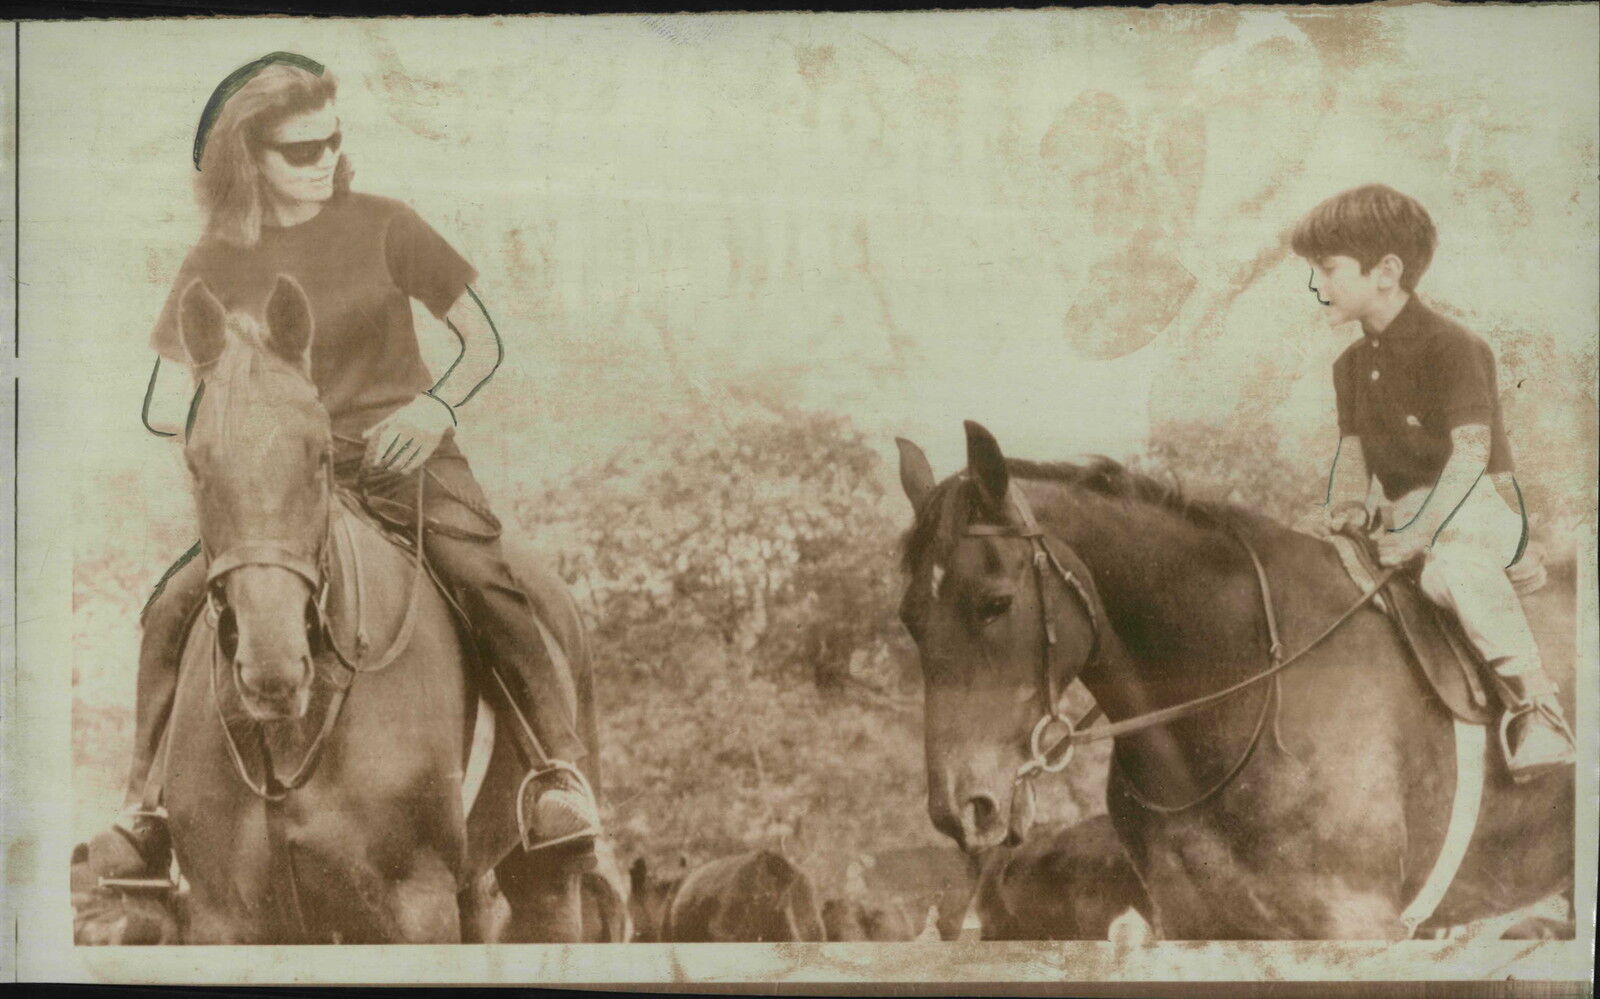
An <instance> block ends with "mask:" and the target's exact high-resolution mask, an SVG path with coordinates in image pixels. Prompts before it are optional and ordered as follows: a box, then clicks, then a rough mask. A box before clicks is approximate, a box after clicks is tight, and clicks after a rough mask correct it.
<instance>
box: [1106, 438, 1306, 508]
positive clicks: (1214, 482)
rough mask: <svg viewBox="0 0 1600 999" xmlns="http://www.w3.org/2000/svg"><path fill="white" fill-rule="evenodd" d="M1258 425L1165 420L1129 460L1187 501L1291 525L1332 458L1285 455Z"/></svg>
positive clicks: (1304, 506)
mask: <svg viewBox="0 0 1600 999" xmlns="http://www.w3.org/2000/svg"><path fill="white" fill-rule="evenodd" d="M1277 442H1278V434H1277V433H1276V432H1275V431H1273V430H1271V429H1269V428H1268V427H1266V426H1264V425H1252V424H1248V423H1234V424H1229V425H1225V426H1213V425H1210V424H1204V423H1176V422H1174V423H1165V424H1162V425H1159V426H1157V427H1155V428H1153V429H1152V431H1151V433H1150V447H1149V450H1148V452H1147V453H1146V454H1145V455H1143V456H1141V457H1140V458H1138V459H1136V460H1135V461H1134V462H1132V465H1133V466H1134V467H1136V468H1139V469H1140V470H1142V471H1146V472H1150V473H1153V474H1155V475H1157V476H1171V477H1173V478H1175V479H1176V480H1177V481H1178V484H1179V485H1180V486H1181V487H1182V488H1183V491H1184V493H1185V494H1186V495H1188V496H1189V497H1191V498H1193V499H1207V500H1224V501H1226V502H1229V503H1237V504H1238V505H1240V506H1243V507H1245V508H1247V509H1251V510H1255V511H1257V512H1258V513H1263V514H1265V515H1267V516H1268V517H1271V518H1273V519H1274V520H1276V521H1278V522H1279V523H1282V524H1285V525H1287V524H1292V523H1294V521H1295V519H1296V518H1298V517H1299V516H1300V515H1301V514H1303V513H1305V512H1306V511H1307V510H1308V509H1310V508H1311V506H1312V505H1313V504H1315V503H1318V502H1320V501H1321V499H1322V496H1323V494H1324V492H1325V490H1326V488H1327V481H1328V466H1327V465H1326V464H1321V465H1319V464H1317V463H1316V461H1325V460H1328V459H1331V458H1332V457H1333V456H1332V455H1331V454H1329V455H1317V456H1315V460H1313V459H1312V457H1311V456H1305V455H1285V454H1283V453H1282V451H1281V450H1280V449H1279V447H1278V443H1277Z"/></svg>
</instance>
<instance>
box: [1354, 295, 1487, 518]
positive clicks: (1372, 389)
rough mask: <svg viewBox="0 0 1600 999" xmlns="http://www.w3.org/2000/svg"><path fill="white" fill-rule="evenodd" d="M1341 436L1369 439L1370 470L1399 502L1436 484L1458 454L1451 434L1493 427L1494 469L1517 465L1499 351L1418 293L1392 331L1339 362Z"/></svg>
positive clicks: (1358, 345) (1367, 339) (1370, 338)
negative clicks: (1503, 405) (1505, 419)
mask: <svg viewBox="0 0 1600 999" xmlns="http://www.w3.org/2000/svg"><path fill="white" fill-rule="evenodd" d="M1333 387H1334V394H1335V397H1336V398H1337V400H1338V406H1339V435H1340V436H1341V437H1348V436H1352V435H1353V436H1356V437H1359V438H1361V452H1362V454H1363V456H1364V457H1365V458H1366V462H1367V470H1368V471H1369V472H1370V473H1371V474H1373V475H1375V476H1377V478H1378V481H1379V482H1380V483H1382V484H1383V492H1384V495H1386V496H1388V497H1389V498H1390V499H1398V498H1400V497H1401V496H1403V495H1405V494H1406V493H1408V492H1410V491H1411V490H1413V489H1418V488H1431V487H1432V486H1433V484H1434V483H1436V482H1438V481H1439V473H1440V472H1442V471H1444V466H1445V462H1446V461H1448V460H1449V458H1450V452H1451V450H1452V445H1451V442H1450V431H1452V430H1454V429H1455V428H1456V427H1460V426H1464V425H1467V424H1472V423H1481V424H1483V425H1484V426H1487V427H1488V428H1489V440H1490V444H1489V467H1488V471H1489V472H1490V473H1491V474H1493V473H1497V472H1509V471H1511V470H1512V458H1511V444H1510V442H1509V441H1508V440H1507V439H1506V432H1505V427H1504V426H1503V424H1502V422H1501V418H1500V394H1499V391H1498V390H1497V389H1496V386H1495V367H1494V354H1493V353H1492V352H1491V351H1490V350H1489V345H1488V344H1486V343H1484V342H1483V340H1481V339H1480V338H1478V337H1477V336H1476V335H1475V334H1473V333H1472V332H1470V331H1469V330H1467V329H1466V328H1465V327H1463V326H1461V325H1460V324H1459V323H1454V322H1451V321H1450V320H1449V319H1446V318H1445V317H1443V316H1441V315H1439V314H1438V313H1437V312H1434V311H1433V310H1432V309H1430V308H1428V307H1427V306H1425V305H1423V304H1422V302H1420V301H1419V300H1418V299H1417V297H1416V296H1415V295H1413V296H1411V299H1410V301H1408V302H1407V303H1406V304H1405V307H1404V308H1402V309H1401V310H1400V313H1399V315H1397V316H1395V318H1394V321H1393V322H1391V323H1390V324H1389V326H1388V328H1387V329H1385V330H1384V331H1383V332H1381V333H1378V334H1365V335H1363V336H1362V338H1361V339H1360V340H1358V341H1357V342H1355V343H1353V344H1351V345H1350V346H1349V347H1348V348H1347V349H1346V350H1345V352H1344V353H1342V354H1340V355H1339V359H1338V360H1337V361H1335V362H1334V364H1333Z"/></svg>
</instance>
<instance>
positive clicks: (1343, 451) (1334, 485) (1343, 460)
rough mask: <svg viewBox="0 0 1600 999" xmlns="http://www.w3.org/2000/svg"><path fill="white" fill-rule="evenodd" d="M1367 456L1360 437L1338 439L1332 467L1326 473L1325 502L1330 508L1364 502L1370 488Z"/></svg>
mask: <svg viewBox="0 0 1600 999" xmlns="http://www.w3.org/2000/svg"><path fill="white" fill-rule="evenodd" d="M1369 483H1370V476H1369V475H1368V474H1367V458H1366V455H1365V454H1364V453H1363V452H1362V450H1361V438H1360V437H1356V436H1354V435H1351V436H1348V437H1341V438H1340V439H1339V450H1338V451H1336V452H1335V453H1334V456H1333V469H1332V471H1331V472H1329V474H1328V495H1327V498H1326V500H1325V504H1326V506H1327V507H1328V509H1330V510H1332V509H1335V508H1337V507H1339V506H1342V505H1344V504H1346V503H1351V502H1355V503H1363V504H1364V503H1365V502H1366V501H1367V491H1368V489H1369V488H1370V485H1369Z"/></svg>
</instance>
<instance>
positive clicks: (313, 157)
mask: <svg viewBox="0 0 1600 999" xmlns="http://www.w3.org/2000/svg"><path fill="white" fill-rule="evenodd" d="M343 141H344V132H343V131H342V130H335V131H334V133H333V134H332V135H330V136H328V137H327V138H326V139H307V140H306V141H304V142H264V143H262V145H263V146H265V147H266V148H268V149H275V150H277V152H278V155H279V156H282V157H283V161H284V162H285V163H287V164H289V165H290V166H297V167H307V166H310V165H311V164H313V163H315V162H317V161H318V160H320V159H322V151H323V150H324V149H326V150H328V151H329V152H331V153H336V152H338V151H339V144H340V143H341V142H343Z"/></svg>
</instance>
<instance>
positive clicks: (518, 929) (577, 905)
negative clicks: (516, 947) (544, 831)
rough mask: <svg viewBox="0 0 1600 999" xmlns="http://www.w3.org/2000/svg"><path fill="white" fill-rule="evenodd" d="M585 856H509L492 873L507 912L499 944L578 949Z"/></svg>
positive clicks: (590, 856) (571, 853)
mask: <svg viewBox="0 0 1600 999" xmlns="http://www.w3.org/2000/svg"><path fill="white" fill-rule="evenodd" d="M593 864H594V855H593V854H592V853H590V852H588V851H582V852H575V851H572V850H560V849H555V850H537V851H534V852H533V853H526V852H524V851H522V850H520V849H519V850H514V851H512V853H511V855H510V856H508V857H506V859H505V860H502V861H501V862H500V865H499V866H498V867H496V868H495V869H494V873H495V877H496V879H498V880H499V882H500V891H501V892H502V893H504V895H505V897H506V901H507V902H508V903H510V906H511V919H510V921H509V922H508V924H507V926H506V930H505V934H504V936H503V937H502V940H501V942H503V943H578V942H580V941H581V940H582V939H583V908H582V907H583V896H582V892H581V890H580V884H579V882H580V879H581V877H582V874H583V872H584V871H585V870H586V869H588V868H589V867H591V866H592V865H593Z"/></svg>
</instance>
